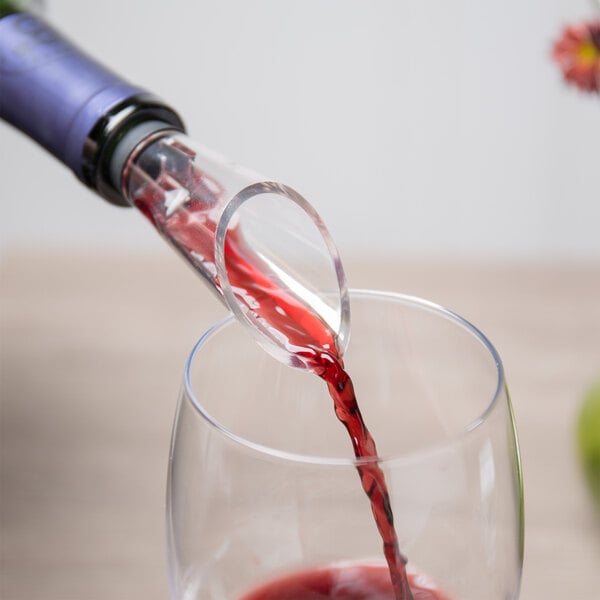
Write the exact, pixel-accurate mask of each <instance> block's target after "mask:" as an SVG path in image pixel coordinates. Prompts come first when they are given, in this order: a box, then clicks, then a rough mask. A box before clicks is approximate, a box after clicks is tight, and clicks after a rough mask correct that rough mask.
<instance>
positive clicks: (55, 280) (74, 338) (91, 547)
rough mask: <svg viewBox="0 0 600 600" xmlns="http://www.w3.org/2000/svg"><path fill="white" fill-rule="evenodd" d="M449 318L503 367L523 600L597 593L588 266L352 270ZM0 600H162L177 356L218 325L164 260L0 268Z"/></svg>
mask: <svg viewBox="0 0 600 600" xmlns="http://www.w3.org/2000/svg"><path fill="white" fill-rule="evenodd" d="M347 270H348V275H349V280H350V283H351V284H352V285H353V286H354V287H372V288H379V289H392V290H395V291H402V292H406V293H411V294H416V295H420V296H424V297H427V298H430V299H432V300H435V301H437V302H439V303H441V304H444V305H446V306H449V307H450V308H452V309H454V310H456V311H457V312H459V313H461V314H463V315H464V316H465V317H467V318H468V319H470V320H471V321H473V322H474V323H475V324H477V325H478V326H479V327H480V328H481V329H483V331H484V332H485V333H486V334H487V335H488V336H489V337H490V338H491V339H492V341H493V342H494V343H495V345H496V346H497V348H498V350H499V351H500V354H501V355H502V357H503V360H504V363H505V368H506V371H507V375H508V382H509V386H510V389H511V393H512V398H513V402H514V407H515V412H516V416H517V420H518V428H519V433H520V441H521V449H522V455H523V465H524V472H525V485H526V560H525V570H524V577H523V588H522V595H521V598H522V600H536V599H538V600H542V599H543V600H559V599H560V600H564V598H570V599H573V600H578V599H581V600H584V599H591V598H596V597H598V596H597V595H598V590H600V514H599V512H598V511H597V510H596V509H595V508H594V506H593V504H592V502H591V500H590V498H589V496H588V494H587V490H586V489H585V486H584V484H583V482H582V478H581V476H580V471H579V466H578V463H577V458H576V454H575V448H574V438H573V428H574V421H575V419H576V415H577V411H578V407H579V403H580V400H581V397H582V394H583V392H584V390H585V388H586V387H587V386H588V385H589V384H590V383H591V382H592V381H593V380H594V379H595V378H599V377H600V265H598V264H595V265H594V264H591V265H519V264H512V265H485V264H478V265H477V264H471V265H465V264H462V265H461V264H451V263H448V264H432V263H430V264H417V263H401V262H397V263H394V264H392V263H391V262H390V264H387V265H377V264H369V265H364V264H363V265H361V264H358V263H352V262H350V263H348V265H347ZM0 277H1V279H0V286H1V314H0V324H1V363H0V366H1V404H0V406H1V411H2V412H1V422H0V423H1V428H2V429H1V438H0V439H1V445H2V447H1V453H0V459H1V461H2V463H1V488H0V493H1V499H0V500H1V502H0V504H1V516H2V522H1V544H2V574H1V581H0V586H1V587H0V598H2V600H68V599H89V600H96V599H98V600H100V599H102V600H107V599H110V598H117V599H121V598H122V599H130V600H135V599H140V600H142V599H143V600H152V599H157V600H158V599H166V598H167V597H168V591H167V582H166V561H165V543H164V525H163V523H164V507H165V501H164V490H165V476H166V464H167V458H168V445H169V438H170V428H171V421H172V418H173V412H174V408H175V403H176V399H177V395H178V389H179V385H180V380H181V373H182V370H183V363H184V360H185V358H186V354H187V352H188V351H189V349H190V348H191V346H192V344H193V342H194V341H195V339H196V338H197V337H198V335H199V334H200V333H201V332H202V331H203V330H204V329H205V328H206V327H207V326H208V325H209V324H211V323H212V322H213V321H214V320H216V319H217V318H218V317H219V316H221V315H223V314H224V313H225V311H224V309H223V308H222V307H221V306H220V305H219V303H218V302H217V301H216V300H215V299H214V297H213V296H212V294H210V293H209V292H208V291H207V290H206V289H205V288H204V286H203V285H202V284H201V283H200V282H199V281H198V280H197V279H196V278H195V277H194V276H193V275H192V274H191V272H190V271H189V270H188V269H187V267H186V266H184V265H183V264H182V263H181V262H180V261H179V260H178V259H177V258H175V257H173V256H171V253H170V251H168V250H166V251H165V253H163V254H160V255H158V256H148V257H140V256H132V255H120V256H118V255H116V254H112V255H111V254H108V255H104V256H102V255H100V254H99V253H90V254H87V255H86V254H85V253H84V254H81V253H78V254H77V255H75V254H74V253H69V252H66V251H65V252H59V251H54V252H44V251H40V252H38V253H33V252H29V253H17V252H13V253H12V254H9V255H5V256H4V257H3V258H2V267H1V274H0Z"/></svg>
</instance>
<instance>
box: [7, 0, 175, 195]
mask: <svg viewBox="0 0 600 600" xmlns="http://www.w3.org/2000/svg"><path fill="white" fill-rule="evenodd" d="M0 17H1V18H0V89H1V90H2V94H0V117H1V118H3V119H4V120H6V121H7V122H8V123H11V124H12V125H14V126H15V127H17V128H18V129H20V130H21V131H23V132H24V133H26V134H27V135H29V136H30V137H31V138H32V139H34V140H35V141H36V142H38V143H39V144H41V145H42V146H43V147H44V148H46V149H47V150H48V151H49V152H51V153H52V154H53V155H54V156H56V158H58V159H59V160H60V161H62V162H63V163H64V164H66V165H67V166H68V167H69V168H70V169H71V170H72V171H73V172H74V173H75V175H76V176H77V177H78V178H79V179H80V180H81V181H82V182H83V183H85V184H86V185H87V186H89V187H91V188H93V189H94V190H96V191H97V192H98V193H99V194H100V195H101V196H103V197H104V198H106V199H107V200H109V201H110V202H112V203H114V204H120V205H127V202H126V201H125V200H124V199H123V198H122V196H121V193H120V190H118V189H115V186H114V184H113V179H111V176H110V163H111V154H112V152H113V151H114V150H115V148H116V147H117V146H118V142H119V140H120V139H121V138H122V137H123V136H124V135H125V134H126V133H127V131H129V130H130V129H131V128H132V127H135V126H137V125H139V124H140V123H142V122H144V121H155V122H158V123H163V124H164V127H163V128H164V129H176V130H179V131H183V130H184V126H183V123H182V121H181V119H180V118H179V116H178V115H177V113H176V112H175V111H174V110H173V109H171V108H170V107H168V106H167V105H165V104H163V103H162V102H161V101H160V100H158V99H157V98H155V97H153V96H151V95H150V94H148V93H147V92H146V91H145V90H144V89H142V88H140V87H138V86H135V85H132V84H130V83H129V82H127V81H125V80H124V79H122V78H121V77H119V76H118V75H116V74H115V73H113V72H111V71H109V70H108V69H106V68H105V67H104V66H102V65H101V64H99V63H98V62H96V61H95V60H93V59H92V58H90V57H88V56H87V55H85V54H84V53H83V52H81V51H80V50H79V49H78V48H76V47H75V46H74V45H73V44H72V43H71V42H69V41H68V40H66V39H65V38H64V37H63V36H62V35H61V34H60V33H59V32H57V31H56V30H54V29H53V28H52V27H51V26H50V25H48V24H47V23H45V22H44V21H43V20H42V19H41V18H39V17H37V16H35V15H33V14H30V13H28V12H21V11H19V10H18V8H17V3H15V2H14V1H12V0H11V1H7V0H0ZM160 127H162V125H161V126H160Z"/></svg>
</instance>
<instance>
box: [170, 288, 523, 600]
mask: <svg viewBox="0 0 600 600" xmlns="http://www.w3.org/2000/svg"><path fill="white" fill-rule="evenodd" d="M351 303H352V311H353V322H352V334H351V338H350V342H349V345H348V349H347V352H346V354H345V359H344V360H345V365H346V368H347V371H348V372H349V373H350V375H351V376H352V378H353V380H354V385H355V389H356V393H357V397H358V401H359V404H360V406H361V409H362V412H363V416H364V419H365V422H366V423H367V426H368V427H369V429H370V430H371V433H372V434H373V437H374V438H375V440H376V443H377V445H378V452H379V461H378V462H379V466H380V468H381V469H382V470H383V472H384V474H385V478H386V481H387V485H388V488H389V492H390V503H391V509H392V511H393V514H394V518H395V527H396V531H397V534H398V537H399V540H400V546H401V549H402V551H403V553H404V554H405V555H406V557H407V558H408V568H409V571H412V572H416V573H418V574H419V578H420V579H419V581H421V582H425V583H424V584H423V585H425V586H431V587H432V589H438V590H442V591H443V593H440V594H439V596H435V595H432V596H431V597H432V598H437V597H439V598H450V599H452V600H482V599H483V598H485V600H508V599H515V598H517V597H518V590H519V584H520V578H521V567H522V552H523V496H522V477H521V468H520V462H519V452H518V445H517V438H516V431H515V424H514V420H513V414H512V409H511V404H510V399H509V396H508V392H507V388H506V383H505V380H504V373H503V369H502V364H501V361H500V358H499V356H498V354H497V352H496V350H495V349H494V347H493V346H492V345H491V344H490V342H489V341H488V340H487V339H486V337H485V336H484V335H483V334H482V333H481V332H480V331H478V330H477V329H476V328H475V327H473V326H472V325H471V324H470V323H468V322H467V321H465V320H464V319H462V318H461V317H460V316H458V315H456V314H454V313H452V312H450V311H448V310H446V309H444V308H442V307H440V306H437V305H435V304H432V303H430V302H427V301H425V300H421V299H417V298H413V297H409V296H403V295H399V294H392V293H382V292H369V291H353V292H352V294H351ZM356 466H357V461H356V460H355V459H354V457H353V453H352V447H351V443H350V440H349V438H348V435H347V433H346V431H345V430H344V428H343V427H342V425H341V424H340V423H339V422H338V421H337V419H336V417H335V414H334V412H333V408H332V402H331V399H330V397H329V395H328V393H327V390H326V387H325V385H324V383H323V382H322V381H321V380H320V379H319V378H318V377H316V376H315V375H314V374H312V373H309V372H307V371H302V370H298V369H292V368H289V367H286V366H285V365H283V364H282V363H280V362H279V361H277V360H275V359H274V358H272V357H271V356H270V355H268V354H267V353H265V352H264V351H262V350H261V349H260V348H259V347H258V345H256V344H255V343H254V342H253V341H252V340H251V339H250V337H249V336H247V334H246V332H245V331H244V328H243V327H242V326H241V325H239V324H238V323H237V322H236V321H235V319H233V318H231V317H230V318H227V319H225V320H224V321H222V322H220V323H218V324H217V325H215V326H214V327H213V328H212V329H210V330H209V331H208V332H207V333H206V334H205V335H204V336H203V337H202V338H201V339H200V341H199V342H198V343H197V345H196V347H195V348H194V350H193V351H192V353H191V356H190V358H189V360H188V363H187V365H186V369H185V378H184V385H183V389H182V392H181V397H180V400H179V405H178V409H177V414H176V418H175V424H174V429H173V439H172V448H171V456H170V469H169V477H168V506H167V528H168V558H169V573H170V585H171V594H172V598H173V599H175V600H192V599H193V600H196V599H211V600H213V599H224V598H227V599H236V598H243V597H248V594H249V593H251V591H252V590H257V589H258V590H259V592H255V593H254V595H252V594H251V597H253V598H257V599H262V598H268V597H271V598H274V597H278V596H279V597H288V598H300V597H302V596H301V595H296V596H294V595H293V593H292V592H290V594H289V595H287V596H285V592H286V590H285V586H286V583H285V582H286V581H287V582H288V584H289V586H291V587H294V585H296V588H297V587H298V582H301V581H307V580H308V579H310V577H312V579H313V581H317V579H318V577H317V575H318V574H319V573H321V574H324V573H326V574H328V576H331V573H332V572H333V570H335V572H336V574H337V575H336V577H338V580H339V584H340V585H339V586H338V588H339V589H342V588H343V589H345V590H346V591H345V592H344V591H341V592H340V591H339V589H338V592H339V593H338V595H337V596H335V597H339V598H353V597H356V598H358V597H369V591H368V590H367V592H366V595H362V596H361V595H355V596H353V595H352V594H351V593H349V592H348V591H347V590H348V589H349V588H348V587H347V586H348V584H350V585H352V579H353V578H355V577H356V578H360V577H361V573H362V574H364V573H365V572H366V570H367V569H376V568H377V566H376V565H377V564H378V563H379V564H383V562H382V561H383V558H382V557H383V552H382V544H381V540H380V538H379V534H378V531H377V529H376V527H375V524H374V521H373V517H372V514H371V510H370V507H369V501H368V498H367V497H366V495H365V494H364V492H363V490H362V488H361V485H360V482H359V479H358V476H357V472H356ZM294 573H296V574H298V573H304V576H302V575H296V576H294V575H293V574H294ZM307 574H312V575H307ZM286 577H288V579H286ZM269 582H279V583H269ZM265 586H266V587H265ZM340 586H341V587H340ZM344 586H346V587H345V588H344ZM269 589H271V592H272V593H271V595H269ZM261 590H262V591H261ZM296 591H297V590H296ZM325 595H326V596H327V595H328V594H325ZM329 596H330V597H334V596H333V595H332V594H329ZM313 597H316V596H313ZM319 597H323V596H319ZM418 597H421V596H418Z"/></svg>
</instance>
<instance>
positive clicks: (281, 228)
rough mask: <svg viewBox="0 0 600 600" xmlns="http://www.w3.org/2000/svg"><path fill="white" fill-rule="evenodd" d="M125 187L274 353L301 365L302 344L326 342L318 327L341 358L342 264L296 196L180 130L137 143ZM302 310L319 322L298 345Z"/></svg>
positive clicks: (345, 315) (345, 305)
mask: <svg viewBox="0 0 600 600" xmlns="http://www.w3.org/2000/svg"><path fill="white" fill-rule="evenodd" d="M122 189H123V193H124V195H125V197H126V198H127V199H128V200H129V201H130V202H131V203H132V204H133V205H134V206H136V207H137V208H138V209H140V210H141V211H142V212H143V213H144V214H145V215H146V216H147V217H148V218H149V219H150V221H151V222H152V223H153V224H154V226H155V227H156V228H157V230H158V231H159V232H160V233H161V234H162V235H163V237H165V238H166V239H167V241H169V242H170V243H171V244H172V245H173V247H174V248H175V249H176V250H177V251H178V252H179V253H180V254H181V255H182V256H183V257H184V258H185V259H186V260H187V261H188V262H189V263H190V264H191V265H192V267H193V268H194V269H195V270H196V271H197V272H198V273H199V274H200V275H201V276H202V277H203V278H204V280H205V281H206V282H207V283H208V284H209V286H210V287H211V288H212V289H213V290H214V291H215V292H216V293H217V294H218V296H219V298H221V299H222V300H223V301H224V302H225V303H226V304H227V305H228V306H229V308H231V310H232V311H233V312H234V314H235V315H236V317H237V318H238V319H239V320H240V321H241V322H243V323H245V324H246V325H247V326H248V327H249V328H250V330H251V331H252V333H253V334H254V336H255V338H256V339H257V341H258V342H259V343H260V344H261V345H262V346H263V347H264V348H265V349H266V350H268V351H269V352H270V353H271V354H273V355H275V356H276V357H277V358H278V359H280V360H282V361H283V362H286V363H288V364H292V365H293V366H302V364H301V363H300V362H299V361H298V360H296V359H294V358H293V357H294V355H295V350H296V349H297V345H298V343H300V342H299V341H298V340H301V343H302V344H304V343H306V344H314V345H319V344H321V343H323V342H322V340H321V339H319V338H318V336H317V337H314V336H315V335H317V334H316V333H315V332H317V330H320V331H327V332H330V333H331V336H332V338H333V343H334V344H335V346H336V351H337V353H338V354H339V355H340V356H341V355H342V354H343V352H344V349H345V347H346V344H347V339H348V332H349V326H350V312H349V311H350V305H349V302H348V295H347V289H346V281H345V276H344V271H343V268H342V264H341V260H340V257H339V254H338V251H337V249H336V247H335V245H334V243H333V241H332V239H331V236H330V235H329V233H328V231H327V229H326V227H325V225H324V223H323V222H322V220H321V219H320V217H319V215H318V214H317V212H316V211H315V210H314V208H313V207H312V206H311V205H310V204H309V203H308V202H307V201H306V200H305V199H304V198H303V197H302V196H301V195H300V194H298V193H297V192H296V191H294V190H293V189H291V188H289V187H288V186H285V185H282V184H280V183H277V182H272V181H268V180H266V179H265V178H263V177H261V176H259V175H257V174H256V173H254V172H252V171H250V170H249V169H246V168H244V167H241V166H239V165H236V164H234V163H231V162H230V161H228V160H227V159H225V158H223V157H222V156H220V155H218V154H217V153H215V152H212V151H210V150H208V149H206V148H203V147H200V146H199V145H197V144H196V143H195V142H193V141H192V140H190V139H189V138H188V137H187V136H186V135H184V134H181V133H175V132H166V133H165V132H160V133H158V134H156V135H153V136H150V137H149V138H148V139H146V140H144V141H143V142H142V143H141V144H139V145H138V147H137V148H136V149H135V150H134V151H133V152H132V154H131V155H130V156H129V158H128V160H127V162H126V164H125V167H124V169H123V178H122ZM300 313H302V314H303V315H306V314H309V315H311V316H312V317H313V318H314V320H316V321H318V322H319V323H317V324H315V323H313V325H312V326H311V328H308V329H307V330H306V331H304V334H306V335H304V336H300V337H299V338H298V339H295V338H296V337H298V336H297V335H296V334H297V331H295V330H294V328H298V327H299V326H301V320H299V318H298V316H299V314H300ZM286 328H287V330H286ZM313 334H314V335H313Z"/></svg>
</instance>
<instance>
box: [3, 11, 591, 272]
mask: <svg viewBox="0 0 600 600" xmlns="http://www.w3.org/2000/svg"><path fill="white" fill-rule="evenodd" d="M45 14H46V16H47V18H48V19H50V20H51V21H52V22H53V23H54V24H55V25H56V26H57V27H58V28H60V29H62V30H63V31H64V32H65V33H66V34H68V35H69V36H70V37H71V38H72V39H73V40H75V41H76V42H77V43H78V44H79V45H81V46H82V47H84V48H85V49H87V50H88V51H89V52H90V53H92V54H94V55H96V56H97V57H99V58H101V59H102V60H103V61H104V62H105V63H107V64H108V65H110V66H112V67H113V68H114V69H115V70H118V71H119V72H121V73H122V74H124V75H125V76H127V77H128V78H129V79H130V80H132V81H133V82H135V83H138V84H141V85H143V86H145V87H147V88H149V89H151V90H153V91H155V92H156V93H158V94H159V95H161V96H162V97H163V98H164V99H166V100H167V101H168V102H170V103H171V104H172V105H173V106H175V107H176V108H177V109H178V110H179V111H180V113H181V114H182V115H183V116H184V118H185V120H186V122H187V125H188V129H189V132H190V134H191V135H192V136H193V137H194V138H196V139H197V140H199V141H201V142H202V144H204V145H207V146H209V147H212V148H214V149H216V150H219V151H220V152H222V153H224V154H226V155H228V156H229V157H231V158H232V159H234V160H236V161H237V162H239V163H242V164H246V165H247V166H250V167H252V168H254V169H256V170H258V171H259V172H262V173H265V174H267V175H269V176H271V177H274V178H277V179H279V180H282V181H284V182H286V183H289V184H290V185H292V186H294V187H296V188H297V189H298V190H299V191H300V192H301V193H303V194H304V195H305V196H306V197H307V198H308V199H309V200H311V202H312V203H313V204H314V205H315V206H316V207H317V208H318V210H319V211H320V212H321V213H322V215H323V217H324V219H325V220H326V222H327V223H328V225H329V228H330V229H331V230H332V232H333V234H334V236H335V238H336V239H337V242H338V245H339V246H340V249H341V251H342V254H343V255H344V256H346V257H348V256H353V255H356V254H359V253H362V254H366V255H367V257H376V256H378V255H380V254H384V253H387V254H394V255H398V256H406V257H412V256H425V257H438V256H442V257H452V256H458V257H465V256H466V257H471V258H476V259H479V258H486V257H490V258H494V259H501V260H502V259H509V260H510V259H520V258H524V259H535V260H539V259H561V260H572V259H590V258H593V259H600V197H599V196H600V195H599V187H600V186H599V183H600V154H599V143H598V142H599V140H600V96H586V95H583V94H580V93H578V92H577V91H575V90H574V89H572V88H567V87H566V86H564V85H563V83H562V81H561V76H560V74H559V72H558V69H557V68H556V67H555V65H554V64H553V63H552V62H551V59H550V56H549V55H550V49H551V45H552V41H553V39H554V38H555V37H556V36H557V35H558V33H559V32H560V30H561V28H562V26H563V24H564V23H565V22H567V21H578V20H580V19H582V18H585V17H589V16H591V15H594V14H600V12H598V11H597V12H596V13H594V6H593V3H592V2H589V1H587V0H503V1H502V2H492V1H491V0H451V1H449V0H427V1H425V0H371V1H366V0H363V1H353V0H303V1H299V0H298V1H292V0H288V1H285V0H252V1H244V0H202V1H201V0H194V1H184V0H169V1H167V0H103V1H102V2H96V1H94V2H92V1H91V0H81V1H78V2H74V1H72V0H47V2H46V9H45ZM0 93H1V91H0ZM0 159H1V160H0V207H1V210H2V216H1V218H0V236H1V241H2V247H3V249H4V251H6V250H7V249H10V248H12V247H15V246H23V245H26V246H31V245H34V244H35V245H40V244H41V245H44V246H48V245H53V246H63V247H67V248H78V247H80V246H81V247H83V246H85V247H86V248H94V247H96V246H97V247H103V248H111V247H114V248H116V249H118V248H126V249H132V248H133V247H135V248H139V249H142V250H144V251H152V250H153V249H156V248H158V246H159V245H161V244H162V242H161V241H160V240H159V239H158V238H157V236H156V234H155V233H154V232H153V231H152V229H151V228H150V226H149V225H148V224H147V223H146V221H145V220H143V219H142V218H141V217H140V216H139V215H138V214H137V213H135V212H134V211H132V210H129V211H128V210H123V209H118V208H115V207H112V206H110V205H108V204H107V203H105V202H104V201H102V200H100V199H98V198H97V197H95V196H94V195H93V194H92V193H91V192H89V191H87V190H86V189H84V188H83V187H82V186H81V185H80V184H79V183H78V181H77V180H76V179H75V178H74V177H73V176H72V175H71V174H70V173H69V172H68V171H67V170H66V169H65V168H64V167H63V166H62V165H60V164H59V163H58V162H57V161H56V160H54V159H53V158H51V157H50V156H49V155H47V154H46V153H45V152H44V151H43V150H41V149H40V148H38V147H37V146H36V145H34V144H33V143H32V142H31V141H30V140H28V139H26V138H25V137H24V136H22V135H20V134H18V133H17V132H15V131H14V130H12V129H11V128H9V127H8V126H6V125H5V124H4V123H0Z"/></svg>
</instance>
